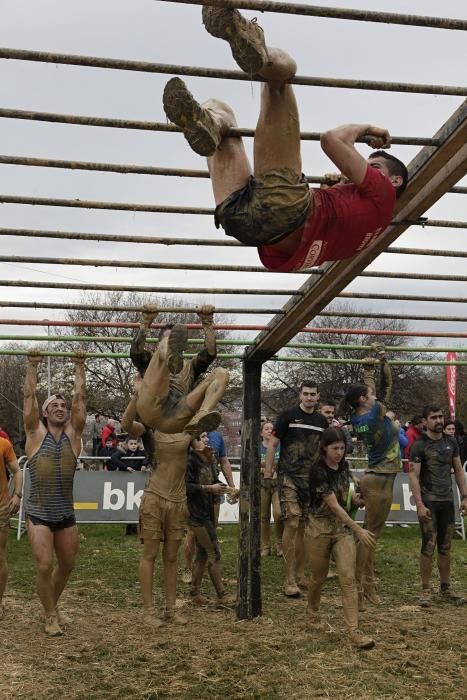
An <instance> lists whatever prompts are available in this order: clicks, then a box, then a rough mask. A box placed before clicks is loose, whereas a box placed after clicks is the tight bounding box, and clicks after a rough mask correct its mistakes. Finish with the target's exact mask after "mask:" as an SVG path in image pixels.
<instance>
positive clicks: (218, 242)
mask: <svg viewBox="0 0 467 700" xmlns="http://www.w3.org/2000/svg"><path fill="white" fill-rule="evenodd" d="M414 225H419V226H446V227H448V226H449V227H450V228H467V222H464V221H439V220H438V219H429V220H428V219H427V221H425V222H424V223H421V222H413V223H412V226H414ZM0 236H18V237H23V238H52V239H54V238H58V239H61V240H83V241H109V242H111V243H147V244H154V245H166V246H172V245H175V246H177V245H188V246H206V247H219V248H222V247H228V248H231V247H234V248H239V247H243V246H242V244H241V243H239V242H238V241H232V240H229V239H228V238H227V237H224V238H173V237H169V236H165V237H162V236H136V235H128V234H119V233H87V232H86V233H85V232H80V231H47V230H36V229H21V228H0ZM384 252H385V253H396V254H401V255H429V256H433V257H451V258H464V257H466V256H467V252H466V251H463V250H436V249H435V248H397V247H394V246H391V247H389V248H387V249H386V250H385V251H384Z"/></svg>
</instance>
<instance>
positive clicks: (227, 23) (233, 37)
mask: <svg viewBox="0 0 467 700" xmlns="http://www.w3.org/2000/svg"><path fill="white" fill-rule="evenodd" d="M203 24H204V26H205V27H206V30H207V31H208V32H209V34H211V35H212V36H215V37H217V38H218V39H225V41H227V42H228V43H229V44H230V48H231V51H232V56H233V57H234V59H235V61H236V63H237V64H238V66H239V67H240V68H241V69H242V70H243V71H244V72H245V73H248V74H249V75H254V74H255V73H258V72H259V71H260V70H261V68H262V67H263V66H264V64H265V63H266V62H267V60H268V52H267V49H266V44H265V42H264V32H263V30H262V29H261V27H260V26H259V24H257V23H256V21H254V20H253V21H250V20H248V19H245V17H242V15H241V14H240V12H239V11H238V10H234V9H230V8H221V7H203Z"/></svg>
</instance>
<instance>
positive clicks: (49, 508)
mask: <svg viewBox="0 0 467 700" xmlns="http://www.w3.org/2000/svg"><path fill="white" fill-rule="evenodd" d="M77 461H78V460H77V457H76V455H75V453H74V452H73V448H72V446H71V442H70V439H69V437H68V435H67V434H66V433H65V432H63V433H62V434H61V435H60V438H59V439H58V441H56V440H55V438H54V437H53V435H52V434H51V433H49V432H47V434H46V435H45V437H44V439H43V441H42V444H41V445H40V447H39V449H38V450H37V452H36V453H35V454H33V456H32V457H31V458H30V459H29V460H28V468H29V477H30V481H31V487H30V491H29V498H28V501H27V504H26V513H27V515H28V516H31V515H32V516H34V517H36V518H39V519H40V520H42V521H45V522H47V523H56V522H59V521H62V520H66V519H67V518H71V517H72V516H73V515H74V507H73V479H74V476H75V471H76V463H77Z"/></svg>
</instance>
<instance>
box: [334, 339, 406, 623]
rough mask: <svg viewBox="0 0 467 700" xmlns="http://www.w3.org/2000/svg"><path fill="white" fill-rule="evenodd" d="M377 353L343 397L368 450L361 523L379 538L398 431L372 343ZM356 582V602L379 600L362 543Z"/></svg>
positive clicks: (387, 372) (385, 374)
mask: <svg viewBox="0 0 467 700" xmlns="http://www.w3.org/2000/svg"><path fill="white" fill-rule="evenodd" d="M374 349H375V352H376V353H377V358H376V357H367V358H365V360H364V362H365V368H366V369H365V372H364V383H363V384H352V385H351V386H350V387H349V389H348V390H347V393H346V396H345V398H346V400H347V402H348V403H349V404H350V406H351V407H352V409H353V413H352V415H351V422H352V427H353V431H354V434H355V435H356V436H357V437H359V438H360V439H363V440H364V442H365V443H366V446H367V450H368V466H367V468H366V470H365V474H364V476H363V477H362V479H361V482H360V487H361V492H362V496H363V498H364V500H365V520H364V523H363V527H364V528H365V529H366V530H369V531H370V532H372V533H373V534H374V535H375V537H376V538H378V537H379V536H380V534H381V532H382V530H383V527H384V523H385V522H386V518H387V517H388V515H389V512H390V510H391V505H392V498H393V488H394V481H395V479H396V474H397V472H398V471H400V468H401V460H400V448H399V431H398V429H397V427H396V425H395V424H394V422H393V421H392V420H391V419H390V418H389V417H388V416H387V415H386V406H385V404H386V403H387V402H388V401H389V398H390V396H391V389H392V376H391V369H390V367H389V364H388V362H387V360H386V356H385V354H384V347H382V346H375V348H374ZM378 359H379V362H380V364H381V382H380V389H379V392H378V394H379V396H380V398H381V400H378V398H377V396H376V385H375V379H374V375H375V366H376V364H377V363H378ZM357 585H358V590H359V604H360V608H361V609H362V608H363V597H365V598H367V599H368V600H370V602H372V603H374V604H375V605H378V604H379V603H380V602H381V601H380V598H379V596H378V594H377V591H376V579H375V571H374V550H370V549H369V548H368V547H366V546H364V545H360V544H359V546H358V548H357Z"/></svg>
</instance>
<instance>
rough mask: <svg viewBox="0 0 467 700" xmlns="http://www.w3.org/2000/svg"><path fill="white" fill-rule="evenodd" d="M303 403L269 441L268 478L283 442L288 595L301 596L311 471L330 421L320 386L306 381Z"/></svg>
mask: <svg viewBox="0 0 467 700" xmlns="http://www.w3.org/2000/svg"><path fill="white" fill-rule="evenodd" d="M299 400H300V402H299V404H298V406H294V407H293V408H288V409H286V410H285V411H282V413H280V414H279V416H278V418H277V420H276V422H275V424H274V430H273V436H272V437H271V439H270V440H269V443H268V449H267V453H266V459H265V466H264V478H265V479H271V478H272V468H273V463H274V452H275V450H276V447H277V445H278V443H279V442H280V456H279V464H278V468H277V475H278V490H279V501H280V505H281V517H282V520H283V521H284V532H283V535H282V553H283V557H284V595H286V596H287V597H289V598H299V597H300V587H302V588H307V581H306V578H305V574H304V563H305V552H304V541H303V540H304V533H305V525H306V522H307V519H308V510H309V500H310V494H309V471H310V466H311V464H312V463H313V462H314V461H315V460H316V458H317V456H318V451H319V441H320V439H321V435H322V434H323V432H324V431H325V430H326V428H327V427H328V421H327V420H326V418H325V417H324V416H323V415H321V413H319V412H318V410H317V405H318V402H319V389H318V386H317V385H316V382H314V381H312V380H306V381H304V382H302V384H301V386H300V388H299Z"/></svg>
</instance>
